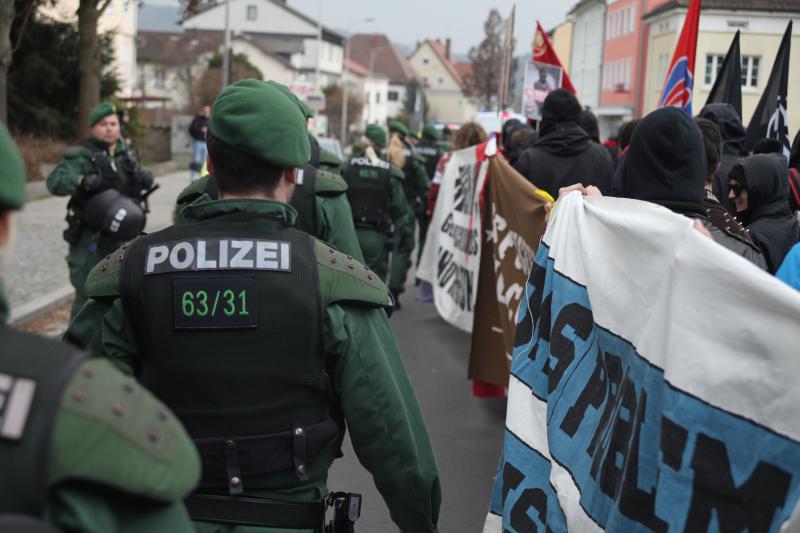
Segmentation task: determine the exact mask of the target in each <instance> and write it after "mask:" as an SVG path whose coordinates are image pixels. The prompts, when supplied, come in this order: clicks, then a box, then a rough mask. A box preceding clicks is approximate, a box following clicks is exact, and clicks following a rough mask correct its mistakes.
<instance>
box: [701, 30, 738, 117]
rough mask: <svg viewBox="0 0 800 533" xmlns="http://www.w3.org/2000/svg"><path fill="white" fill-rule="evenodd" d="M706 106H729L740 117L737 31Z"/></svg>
mask: <svg viewBox="0 0 800 533" xmlns="http://www.w3.org/2000/svg"><path fill="white" fill-rule="evenodd" d="M708 104H731V105H732V106H733V108H734V109H735V110H736V112H737V113H739V116H740V117H741V116H742V54H741V52H740V51H739V32H738V31H737V32H736V36H735V37H734V38H733V42H732V43H731V47H730V48H729V49H728V54H727V55H726V56H725V59H724V60H723V61H722V67H720V70H719V74H718V75H717V79H716V81H714V87H712V88H711V94H709V95H708V100H706V105H708Z"/></svg>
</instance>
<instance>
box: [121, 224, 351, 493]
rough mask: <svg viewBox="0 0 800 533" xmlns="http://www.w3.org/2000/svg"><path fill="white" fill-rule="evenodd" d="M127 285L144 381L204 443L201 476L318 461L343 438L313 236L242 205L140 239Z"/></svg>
mask: <svg viewBox="0 0 800 533" xmlns="http://www.w3.org/2000/svg"><path fill="white" fill-rule="evenodd" d="M120 290H121V294H122V299H123V302H124V305H125V310H126V312H127V314H128V317H129V320H130V321H131V323H132V326H133V329H134V336H135V339H136V342H137V344H138V348H139V353H140V356H141V358H142V365H141V367H140V372H139V374H140V376H139V377H140V380H141V381H142V383H143V384H144V385H145V386H147V387H148V388H149V389H150V390H152V391H153V392H154V393H155V395H156V396H158V397H159V398H160V399H161V400H162V401H163V402H164V403H166V404H167V406H169V407H170V408H171V409H172V410H173V411H174V412H175V414H176V415H177V416H178V418H179V419H180V420H181V422H183V424H184V426H185V427H186V429H187V431H188V432H189V434H190V435H191V437H192V438H193V440H194V441H195V444H196V445H197V448H198V451H199V452H200V456H201V458H202V462H203V479H202V486H203V487H206V488H211V489H215V490H224V489H225V488H227V489H228V491H229V493H230V494H232V495H235V494H241V493H242V491H243V487H244V486H245V485H246V484H247V480H248V478H249V477H251V476H259V475H265V474H271V473H274V472H282V471H286V470H293V471H294V472H295V474H296V475H297V477H298V478H299V479H300V480H306V479H308V477H307V464H308V463H311V462H313V461H314V460H315V459H316V458H317V457H318V456H319V454H320V453H321V452H322V451H323V450H324V449H325V448H326V447H327V446H329V445H330V444H332V443H333V442H334V441H336V439H337V435H338V432H339V429H338V426H337V424H336V422H335V421H334V419H333V418H332V415H331V408H332V402H331V384H330V381H329V378H328V375H327V373H326V370H325V360H324V357H323V348H322V315H323V309H322V304H321V302H320V292H319V279H318V272H317V264H316V258H315V255H314V239H313V238H312V237H310V236H309V235H307V234H305V233H303V232H301V231H298V230H296V229H294V228H290V227H284V226H283V224H282V222H280V221H279V220H277V219H276V218H269V217H268V216H265V215H258V214H252V213H234V214H230V215H225V216H220V217H218V218H214V219H211V220H206V221H202V222H198V223H193V224H185V225H179V226H172V227H170V228H167V229H165V230H163V231H159V232H157V233H154V234H151V235H148V236H144V237H141V238H139V239H137V240H136V241H134V242H133V243H132V244H131V246H130V248H129V249H128V250H127V253H126V254H125V261H124V262H123V264H122V267H121V270H120Z"/></svg>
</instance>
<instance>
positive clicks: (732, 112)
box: [698, 104, 746, 155]
mask: <svg viewBox="0 0 800 533" xmlns="http://www.w3.org/2000/svg"><path fill="white" fill-rule="evenodd" d="M698 116H699V117H700V118H705V119H708V120H710V121H711V122H713V123H714V124H716V125H717V126H719V131H720V133H722V144H723V152H724V153H726V154H733V155H743V154H744V144H743V143H744V136H745V133H746V132H745V129H744V126H743V125H742V120H741V119H740V118H739V113H737V112H736V109H735V108H734V107H733V106H732V105H731V104H708V105H707V106H705V107H704V108H703V109H701V110H700V114H699V115H698Z"/></svg>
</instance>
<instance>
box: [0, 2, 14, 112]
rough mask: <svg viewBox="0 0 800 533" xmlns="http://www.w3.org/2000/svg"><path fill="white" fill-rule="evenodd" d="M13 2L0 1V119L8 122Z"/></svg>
mask: <svg viewBox="0 0 800 533" xmlns="http://www.w3.org/2000/svg"><path fill="white" fill-rule="evenodd" d="M13 21H14V0H0V119H2V121H3V122H5V123H7V122H8V69H9V67H10V66H11V23H12V22H13Z"/></svg>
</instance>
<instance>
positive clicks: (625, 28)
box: [606, 4, 636, 41]
mask: <svg viewBox="0 0 800 533" xmlns="http://www.w3.org/2000/svg"><path fill="white" fill-rule="evenodd" d="M635 31H636V5H635V4H631V5H629V6H627V7H624V8H622V9H619V10H617V11H614V12H612V13H609V14H608V16H607V17H606V40H607V41H611V40H613V39H616V38H617V37H622V36H624V35H630V34H631V33H633V32H635Z"/></svg>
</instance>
